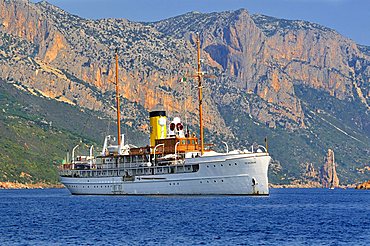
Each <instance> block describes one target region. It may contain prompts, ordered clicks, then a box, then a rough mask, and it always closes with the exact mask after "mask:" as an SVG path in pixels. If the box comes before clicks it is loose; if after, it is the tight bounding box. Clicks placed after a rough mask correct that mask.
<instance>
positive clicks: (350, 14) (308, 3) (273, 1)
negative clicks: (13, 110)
mask: <svg viewBox="0 0 370 246" xmlns="http://www.w3.org/2000/svg"><path fill="white" fill-rule="evenodd" d="M48 1H49V2H50V3H52V4H54V5H56V6H59V7H61V8H62V9H64V10H66V11H68V12H70V13H73V14H76V15H78V16H81V17H84V18H92V19H98V18H126V19H129V20H132V21H157V20H162V19H165V18H168V17H173V16H177V15H181V14H184V13H186V12H190V11H199V12H203V13H205V12H215V11H217V12H219V11H225V10H236V9H240V8H245V9H247V10H248V11H249V12H250V13H261V14H265V15H270V16H274V17H279V18H285V19H300V20H307V21H311V22H316V23H319V24H321V25H324V26H327V27H330V28H333V29H335V30H337V31H338V32H339V33H341V34H343V35H344V36H347V37H349V38H351V39H353V40H355V41H356V42H357V43H359V44H365V45H369V46H370V0H48Z"/></svg>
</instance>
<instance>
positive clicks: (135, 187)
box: [61, 153, 271, 195]
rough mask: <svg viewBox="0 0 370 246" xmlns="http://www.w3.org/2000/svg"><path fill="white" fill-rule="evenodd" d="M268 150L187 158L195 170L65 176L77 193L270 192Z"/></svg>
mask: <svg viewBox="0 0 370 246" xmlns="http://www.w3.org/2000/svg"><path fill="white" fill-rule="evenodd" d="M270 160H271V157H270V156H269V155H267V154H266V153H249V154H234V155H230V154H225V155H217V156H207V157H200V158H190V159H186V162H187V163H188V164H199V171H197V172H192V173H178V174H162V175H141V176H136V177H135V179H134V180H133V181H123V178H122V177H120V176H116V177H94V178H93V177H88V178H79V177H61V182H62V183H63V184H64V185H65V186H66V187H67V188H68V190H69V191H70V192H71V193H72V194H75V195H268V194H269V189H268V178H267V171H268V165H269V162H270Z"/></svg>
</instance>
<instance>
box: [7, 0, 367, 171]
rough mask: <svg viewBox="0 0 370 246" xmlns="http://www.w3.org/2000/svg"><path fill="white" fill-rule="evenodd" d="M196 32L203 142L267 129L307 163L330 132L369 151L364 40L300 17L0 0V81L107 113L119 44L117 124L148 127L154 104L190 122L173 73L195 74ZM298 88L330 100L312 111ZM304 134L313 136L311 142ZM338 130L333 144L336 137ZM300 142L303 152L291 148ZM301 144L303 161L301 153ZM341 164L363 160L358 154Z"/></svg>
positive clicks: (242, 140) (238, 138)
mask: <svg viewBox="0 0 370 246" xmlns="http://www.w3.org/2000/svg"><path fill="white" fill-rule="evenodd" d="M196 32H199V33H200V36H201V44H202V58H204V63H203V69H204V70H205V71H207V72H208V73H210V74H214V75H215V76H216V79H206V80H205V89H204V92H205V99H204V114H205V115H204V117H205V126H206V128H207V131H208V134H207V137H206V138H208V139H206V140H208V141H212V142H216V143H218V142H220V139H221V138H222V139H227V140H229V141H231V142H232V143H233V144H234V145H235V146H237V147H244V146H245V145H246V144H250V142H248V141H255V140H253V138H259V137H261V136H262V135H263V136H262V137H264V136H265V135H270V136H271V138H272V146H273V147H275V146H276V147H275V148H272V151H274V149H276V153H279V157H278V158H284V157H283V156H281V154H280V153H281V151H279V152H278V151H277V150H278V148H279V147H280V148H283V146H284V145H285V144H286V145H289V144H292V145H293V146H294V147H293V148H288V149H287V150H284V153H286V154H285V156H286V158H285V160H283V161H285V162H287V161H288V158H292V156H293V158H295V157H296V156H298V157H300V160H299V161H297V162H296V163H295V165H296V166H299V164H301V163H306V162H307V161H310V162H315V166H316V167H318V165H319V160H320V157H321V156H318V155H319V154H317V153H319V152H320V151H321V150H322V149H327V148H328V146H327V145H329V144H331V139H332V134H341V133H338V132H337V131H338V130H337V129H340V130H342V131H345V132H346V133H347V134H348V135H351V136H354V138H356V139H359V140H360V141H361V144H360V145H359V146H357V147H356V148H357V149H356V150H358V152H361V155H362V156H363V152H366V153H368V152H369V151H370V150H369V148H368V146H369V145H368V144H367V143H368V141H369V137H370V135H369V134H370V124H369V122H370V121H369V120H367V119H368V118H366V117H368V116H366V115H368V114H367V113H366V112H368V110H369V104H370V102H369V98H370V83H369V79H370V51H369V50H370V48H368V47H366V46H358V45H356V44H355V43H354V42H353V41H352V40H349V39H347V38H345V37H343V36H341V35H339V34H338V33H336V32H335V31H334V30H331V29H328V28H325V27H322V26H320V25H317V24H313V23H308V22H304V21H288V20H281V19H275V18H272V17H267V16H263V15H250V14H249V13H248V12H247V11H246V10H238V11H234V12H222V13H211V14H200V13H187V14H185V15H181V16H178V17H174V18H170V19H167V20H163V21H159V22H156V23H135V22H130V21H128V20H125V19H102V20H87V19H82V18H79V17H78V16H74V15H71V14H69V13H67V12H65V11H63V10H61V9H59V8H57V7H55V6H53V5H50V4H48V3H47V2H40V3H37V4H34V3H31V2H28V1H25V0H23V1H21V0H17V1H15V0H0V67H1V69H0V78H2V79H4V80H6V81H8V82H11V83H14V84H16V85H18V86H21V88H23V89H24V90H26V91H28V92H29V93H31V94H34V95H37V96H42V97H46V98H51V99H55V100H58V101H61V102H64V103H68V104H70V105H72V106H78V107H81V108H85V109H90V110H93V111H97V112H99V113H100V114H101V115H102V117H112V116H114V115H115V112H114V109H112V105H113V104H114V98H113V88H114V87H113V83H112V81H114V75H115V74H114V61H113V57H114V50H115V48H118V50H119V57H120V62H119V69H120V74H119V75H120V76H119V77H120V89H121V92H122V97H123V98H124V100H123V104H124V105H123V107H122V108H123V113H122V115H123V118H122V121H123V123H124V124H126V125H128V126H133V127H134V128H136V129H140V131H144V132H148V129H149V127H148V121H147V112H148V111H149V110H150V109H152V108H153V107H154V106H155V105H156V104H157V103H158V102H161V103H163V104H164V106H165V109H166V110H167V111H168V112H169V115H170V116H175V115H179V114H180V115H182V117H183V118H186V119H187V121H188V122H190V123H192V124H193V125H195V124H196V123H197V122H198V118H197V110H198V109H197V108H198V106H197V91H196V90H197V88H196V82H195V81H193V80H192V79H189V80H188V83H186V84H184V83H180V82H179V80H180V78H181V77H183V76H188V77H190V75H192V74H193V73H194V71H195V67H196V66H195V59H194V57H195V52H196V50H195V33H196ZM302 86H303V87H304V88H309V89H313V90H315V91H316V92H317V91H318V92H320V93H323V95H325V98H326V96H327V97H328V98H330V100H333V101H335V102H339V103H333V106H331V107H326V108H325V107H324V108H322V107H323V106H322V105H316V104H315V103H316V102H317V100H316V99H315V100H313V99H312V98H313V97H309V98H308V97H307V93H303V94H302V93H301V92H302V91H304V89H301V88H302ZM297 88H298V89H299V91H297ZM326 94H327V95H326ZM315 95H316V94H315ZM320 95H321V94H320ZM321 99H322V100H323V97H321V98H320V100H321ZM342 103H343V105H344V106H343V107H341V108H339V109H337V108H336V105H342ZM351 103H356V104H351ZM347 106H348V107H350V106H351V107H353V106H355V107H356V108H358V111H356V114H353V115H352V114H351V115H348V117H347V116H346V117H344V118H345V119H346V121H345V122H341V123H340V124H339V125H338V124H337V121H340V120H341V119H340V117H338V115H340V113H341V112H342V111H343V112H344V110H343V108H345V107H347ZM319 109H320V110H321V111H318V110H319ZM341 110H342V111H341ZM347 111H348V110H347ZM345 113H349V112H345ZM334 116H335V117H334ZM328 117H334V118H335V119H334V118H333V119H332V118H330V119H329V118H328ZM347 118H348V119H347ZM326 122H329V123H330V124H332V125H330V124H328V123H326ZM342 123H343V124H342ZM341 124H342V125H341ZM347 127H348V128H347ZM252 128H253V129H254V128H255V129H258V130H255V131H254V132H253V130H252ZM195 129H196V128H193V130H195ZM323 129H325V131H322V130H323ZM328 129H329V130H328ZM343 129H344V130H343ZM354 129H355V131H354ZM352 130H353V132H352ZM320 131H321V132H326V133H325V134H327V136H325V137H324V136H323V135H320V134H321V132H320ZM329 133H330V134H329ZM352 133H353V134H352ZM290 134H296V135H294V136H295V137H292V136H291V135H290ZM356 134H358V135H362V136H360V137H359V136H357V135H356ZM329 135H330V136H329ZM275 136H279V138H280V140H279V139H278V138H277V137H276V138H275ZM315 138H317V139H320V141H321V142H322V144H321V145H319V144H312V143H314V142H315V141H313V140H312V139H315ZM347 138H349V137H348V136H347V135H345V136H341V137H340V139H338V140H337V142H338V141H339V142H341V144H342V145H345V144H346V143H347V141H346V139H347ZM281 139H284V141H285V144H281V143H280V142H279V141H282V140H281ZM297 139H299V141H298V140H297ZM351 139H352V140H353V141H356V140H354V139H353V138H351ZM257 140H259V139H257ZM324 140H325V141H324ZM352 140H351V141H352ZM298 142H299V143H298ZM351 143H352V142H351ZM366 146H367V147H366ZM303 147H304V148H306V149H308V150H309V151H308V150H307V151H303V152H302V151H301V150H300V148H303ZM306 153H307V156H308V157H307V158H312V159H310V160H304V158H306V157H303V156H305V154H306ZM308 153H312V155H311V154H310V155H309V154H308ZM339 156H340V155H339ZM365 156H366V155H365ZM367 156H368V155H367ZM364 158H365V157H364ZM347 161H348V162H352V161H355V162H356V163H355V164H356V165H358V166H361V165H367V164H368V163H369V160H368V159H366V158H365V159H361V160H356V159H355V158H353V159H351V160H347ZM282 163H283V162H282ZM350 164H351V163H348V165H350ZM284 165H289V164H284V163H283V165H282V166H283V168H282V171H281V172H286V170H287V169H286V168H284ZM292 165H293V164H292ZM295 168H296V167H295ZM301 171H302V170H297V171H296V173H300V172H301Z"/></svg>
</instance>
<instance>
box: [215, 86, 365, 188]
mask: <svg viewBox="0 0 370 246" xmlns="http://www.w3.org/2000/svg"><path fill="white" fill-rule="evenodd" d="M296 91H297V94H298V95H299V97H300V99H301V100H302V102H303V109H304V113H305V117H306V120H305V123H306V129H299V130H295V131H286V130H285V129H282V128H280V127H279V126H278V127H277V128H276V129H271V128H268V127H266V126H265V125H264V124H261V123H259V122H257V121H255V120H254V119H252V118H251V117H250V116H249V115H248V114H247V113H244V114H240V113H236V111H235V109H234V107H236V105H234V106H230V107H221V112H222V115H223V117H224V118H225V119H226V120H227V122H226V124H227V125H231V126H232V127H233V130H234V131H235V132H237V133H238V134H239V135H238V138H239V140H238V142H237V145H239V146H247V143H248V144H249V145H250V144H252V143H253V141H256V142H258V143H260V144H261V143H263V142H264V138H265V137H266V136H267V137H268V142H269V152H270V153H271V154H272V157H273V158H274V160H276V161H278V162H279V163H280V165H281V171H278V172H277V171H276V170H274V169H273V168H271V169H270V175H269V177H270V180H271V182H272V183H289V182H290V181H292V180H295V179H300V178H302V173H301V172H302V166H301V165H302V164H305V163H307V162H311V163H313V164H314V166H315V168H316V169H317V170H318V169H319V168H320V167H321V166H322V165H323V164H324V158H325V155H326V152H327V149H328V148H331V149H333V150H334V152H335V155H336V162H337V164H338V170H337V171H338V175H339V179H340V181H341V183H342V184H347V183H355V182H359V181H361V180H366V179H370V173H368V172H365V173H364V174H362V173H361V172H360V171H359V169H361V168H363V167H364V166H365V165H369V164H370V139H369V132H368V123H369V122H370V119H369V115H368V114H366V113H362V112H366V111H365V110H363V109H361V108H359V107H363V106H361V104H359V103H357V102H356V101H353V102H345V101H341V100H338V99H335V98H333V97H330V96H329V95H328V94H327V93H324V92H321V91H317V90H314V89H307V88H304V87H296ZM245 97H246V98H247V99H248V100H250V101H251V100H255V99H253V98H252V97H253V96H251V95H248V94H246V95H245ZM308 105H310V106H308Z"/></svg>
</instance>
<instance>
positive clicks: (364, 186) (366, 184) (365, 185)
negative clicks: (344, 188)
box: [356, 180, 370, 190]
mask: <svg viewBox="0 0 370 246" xmlns="http://www.w3.org/2000/svg"><path fill="white" fill-rule="evenodd" d="M356 189H357V190H370V180H369V181H365V182H363V183H362V184H358V185H357V186H356Z"/></svg>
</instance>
